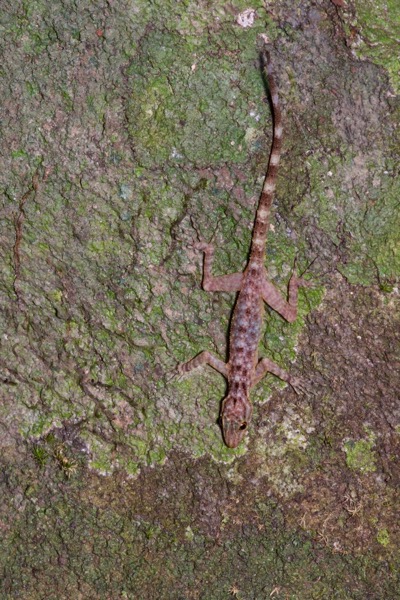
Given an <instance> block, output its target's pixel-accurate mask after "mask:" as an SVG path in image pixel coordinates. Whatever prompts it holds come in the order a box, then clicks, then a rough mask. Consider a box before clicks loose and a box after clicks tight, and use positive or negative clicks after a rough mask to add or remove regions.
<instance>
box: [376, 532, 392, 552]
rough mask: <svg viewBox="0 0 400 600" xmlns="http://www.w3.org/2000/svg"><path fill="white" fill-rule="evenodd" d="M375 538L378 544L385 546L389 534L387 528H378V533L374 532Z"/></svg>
mask: <svg viewBox="0 0 400 600" xmlns="http://www.w3.org/2000/svg"><path fill="white" fill-rule="evenodd" d="M376 539H377V541H378V542H379V544H381V545H382V546H384V547H385V548H386V546H388V545H389V544H390V535H389V532H388V530H387V529H380V530H379V531H378V533H377V534H376Z"/></svg>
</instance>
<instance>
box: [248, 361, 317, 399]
mask: <svg viewBox="0 0 400 600" xmlns="http://www.w3.org/2000/svg"><path fill="white" fill-rule="evenodd" d="M267 373H272V375H276V377H279V379H281V380H282V381H286V383H288V384H289V385H291V386H292V388H293V389H294V391H295V392H296V394H298V393H299V391H300V392H305V391H307V388H306V385H305V384H304V383H303V382H302V381H301V379H299V378H298V377H293V376H292V375H289V373H287V372H286V371H285V369H282V368H281V367H280V366H279V365H277V364H276V363H274V362H273V361H272V360H270V359H269V358H262V359H261V360H260V361H259V363H258V364H257V367H256V371H255V373H254V377H253V381H252V384H251V386H252V387H253V386H254V385H256V384H257V383H258V382H259V381H261V379H262V378H263V377H264V376H265V375H266V374H267Z"/></svg>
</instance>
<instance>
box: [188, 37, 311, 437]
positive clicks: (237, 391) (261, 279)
mask: <svg viewBox="0 0 400 600" xmlns="http://www.w3.org/2000/svg"><path fill="white" fill-rule="evenodd" d="M262 59H263V69H264V72H265V74H266V78H267V82H268V87H269V93H270V101H271V107H272V117H273V138H272V146H271V151H270V155H269V162H268V168H267V173H266V175H265V179H264V183H263V187H262V191H261V195H260V199H259V203H258V208H257V212H256V217H255V222H254V228H253V234H252V239H251V246H250V253H249V259H248V262H247V266H246V268H245V270H244V271H243V272H242V273H232V274H229V275H221V276H217V277H215V276H213V275H212V265H213V257H214V247H213V245H212V244H208V243H200V244H199V245H198V249H199V250H203V252H204V266H203V280H202V287H203V289H204V290H205V291H207V292H238V296H237V300H236V303H235V307H234V310H233V315H232V320H231V326H230V334H229V353H228V356H229V359H228V362H227V363H225V362H224V361H222V360H221V359H219V358H217V357H216V356H214V355H213V354H211V353H210V352H208V351H207V350H206V351H203V352H201V353H200V354H198V355H197V356H195V357H194V358H192V359H191V360H190V361H188V362H186V363H183V364H180V365H179V367H178V372H179V373H180V374H183V373H187V372H188V371H191V370H192V369H194V368H196V367H199V366H201V365H205V364H208V365H209V366H211V367H213V368H214V369H216V370H217V371H219V373H221V374H222V375H223V376H224V377H225V378H226V379H227V382H228V392H227V395H226V396H225V398H224V400H223V401H222V404H221V411H220V419H219V422H220V425H221V429H222V435H223V439H224V442H225V444H226V445H227V446H228V447H229V448H236V446H238V445H239V444H240V442H241V441H242V439H243V437H244V436H245V433H246V430H247V429H248V425H249V422H250V419H251V415H252V412H253V408H252V404H251V402H250V399H249V392H250V390H251V388H253V387H254V386H255V385H256V384H257V383H258V382H259V381H260V380H261V379H262V378H263V377H264V375H266V374H267V373H272V374H273V375H275V376H277V377H279V378H280V379H281V380H283V381H286V382H287V383H289V384H291V385H292V387H294V388H295V389H296V387H298V388H300V389H301V386H300V380H298V379H297V378H294V377H292V376H290V375H289V374H288V373H287V372H286V371H284V370H283V369H282V368H281V367H280V366H278V365H277V364H275V363H274V362H272V361H271V360H270V359H269V358H261V359H259V357H258V346H259V343H260V339H261V334H262V323H263V314H264V302H265V303H266V304H268V306H270V307H271V308H272V309H273V310H275V311H276V312H277V313H279V314H280V315H281V316H282V317H283V318H284V319H286V321H288V322H289V323H291V322H293V321H294V320H295V319H296V317H297V298H298V288H299V287H300V286H303V285H304V286H305V285H307V284H308V282H306V281H304V280H303V279H302V278H301V277H298V276H296V275H295V273H293V274H292V277H291V279H290V281H289V288H288V300H287V301H286V300H285V299H284V298H283V297H282V295H281V293H280V292H279V291H278V290H277V289H276V288H275V286H274V285H273V284H272V283H271V282H270V281H269V279H268V277H267V270H266V268H265V265H264V263H265V258H266V241H267V230H268V226H269V220H270V213H271V205H272V201H273V198H274V192H275V187H276V177H277V170H278V165H279V161H280V156H281V148H282V133H283V127H282V112H281V107H280V103H279V97H278V90H277V86H276V83H275V77H274V74H273V69H272V65H271V60H270V55H269V52H268V51H267V50H266V49H264V51H263V54H262Z"/></svg>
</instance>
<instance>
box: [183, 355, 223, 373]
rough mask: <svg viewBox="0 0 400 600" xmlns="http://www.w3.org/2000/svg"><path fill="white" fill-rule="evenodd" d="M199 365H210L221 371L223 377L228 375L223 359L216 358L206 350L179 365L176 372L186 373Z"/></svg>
mask: <svg viewBox="0 0 400 600" xmlns="http://www.w3.org/2000/svg"><path fill="white" fill-rule="evenodd" d="M201 365H210V367H212V368H213V369H215V370H216V371H218V372H219V373H221V375H223V376H224V377H227V376H228V369H227V365H226V363H224V361H223V360H221V359H220V358H217V357H216V356H214V355H213V354H211V352H208V351H207V350H204V351H203V352H200V354H198V355H197V356H195V357H194V358H192V360H189V361H188V362H186V363H183V364H181V365H179V366H178V372H179V373H180V374H181V375H182V374H183V373H187V372H188V371H191V370H192V369H196V368H197V367H200V366H201Z"/></svg>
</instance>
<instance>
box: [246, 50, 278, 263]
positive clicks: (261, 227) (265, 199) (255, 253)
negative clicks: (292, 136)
mask: <svg viewBox="0 0 400 600" xmlns="http://www.w3.org/2000/svg"><path fill="white" fill-rule="evenodd" d="M261 60H262V67H263V72H264V74H265V77H266V81H267V84H268V91H269V99H270V103H271V108H272V121H273V135H272V145H271V152H270V155H269V162H268V169H267V173H266V176H265V179H264V184H263V188H262V192H261V196H260V201H259V204H258V209H257V214H256V219H255V223H254V230H253V237H252V245H251V253H250V256H251V259H252V261H255V262H258V263H262V262H263V261H264V256H265V243H266V239H267V230H268V224H269V218H270V212H271V206H272V201H273V199H274V193H275V188H276V176H277V172H278V165H279V162H280V158H281V149H282V135H283V126H282V112H281V107H280V103H279V96H278V88H277V85H276V83H275V77H274V73H273V68H272V64H271V59H270V55H269V52H268V51H267V50H266V48H264V49H263V51H262V53H261Z"/></svg>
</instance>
